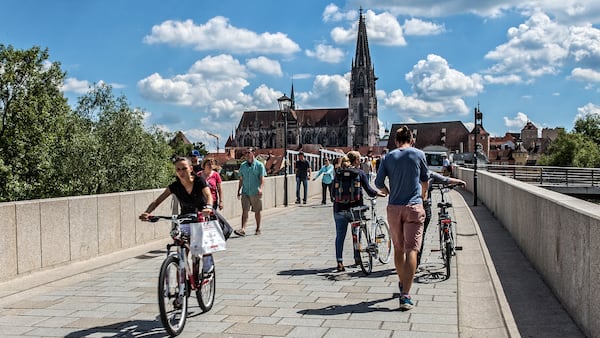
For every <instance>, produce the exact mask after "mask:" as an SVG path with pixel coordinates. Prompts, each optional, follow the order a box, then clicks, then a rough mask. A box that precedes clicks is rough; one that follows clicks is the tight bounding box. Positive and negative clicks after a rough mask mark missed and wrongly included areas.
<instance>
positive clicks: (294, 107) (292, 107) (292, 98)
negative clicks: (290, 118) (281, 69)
mask: <svg viewBox="0 0 600 338" xmlns="http://www.w3.org/2000/svg"><path fill="white" fill-rule="evenodd" d="M290 99H291V100H292V104H291V106H290V108H291V109H292V110H296V99H295V98H294V81H292V93H291V94H290Z"/></svg>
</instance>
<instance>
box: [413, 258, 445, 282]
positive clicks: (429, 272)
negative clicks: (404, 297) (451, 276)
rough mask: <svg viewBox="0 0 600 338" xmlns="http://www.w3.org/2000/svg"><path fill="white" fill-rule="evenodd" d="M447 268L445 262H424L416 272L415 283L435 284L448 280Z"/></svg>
mask: <svg viewBox="0 0 600 338" xmlns="http://www.w3.org/2000/svg"><path fill="white" fill-rule="evenodd" d="M446 280H447V278H446V269H445V268H444V264H443V263H422V264H421V265H419V269H418V271H417V273H416V274H415V279H414V281H415V283H420V284H435V283H440V282H443V281H446Z"/></svg>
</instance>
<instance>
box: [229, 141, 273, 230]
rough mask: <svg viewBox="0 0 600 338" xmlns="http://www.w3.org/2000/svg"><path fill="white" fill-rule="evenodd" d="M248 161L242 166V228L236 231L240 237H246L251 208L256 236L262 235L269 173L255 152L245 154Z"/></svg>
mask: <svg viewBox="0 0 600 338" xmlns="http://www.w3.org/2000/svg"><path fill="white" fill-rule="evenodd" d="M244 155H245V156H246V161H244V162H242V165H241V166H240V180H239V183H238V192H237V196H238V198H239V199H241V201H242V228H241V229H240V230H235V231H234V233H235V234H236V235H238V236H246V223H247V222H248V212H249V211H250V207H252V211H254V219H255V220H256V234H257V235H260V211H261V210H262V193H263V187H264V185H265V176H267V171H266V170H265V166H264V165H263V164H262V163H261V162H260V161H258V160H256V158H255V157H254V150H253V149H248V150H247V151H246V152H244Z"/></svg>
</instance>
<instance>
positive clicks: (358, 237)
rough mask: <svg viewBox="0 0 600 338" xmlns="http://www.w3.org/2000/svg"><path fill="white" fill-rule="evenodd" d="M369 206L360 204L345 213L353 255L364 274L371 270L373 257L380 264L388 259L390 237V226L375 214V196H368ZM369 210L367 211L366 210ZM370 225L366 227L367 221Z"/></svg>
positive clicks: (390, 250)
mask: <svg viewBox="0 0 600 338" xmlns="http://www.w3.org/2000/svg"><path fill="white" fill-rule="evenodd" d="M367 199H368V200H369V201H370V202H371V206H367V205H362V206H358V207H354V208H351V209H350V210H349V212H348V213H347V217H348V219H349V221H350V227H351V229H352V244H353V248H354V257H355V259H356V260H357V263H358V264H359V265H360V269H361V270H362V272H363V273H364V274H365V275H370V274H371V272H372V271H373V259H378V260H379V262H381V263H382V264H387V263H388V262H389V261H390V257H391V252H392V238H391V236H390V226H389V225H388V223H387V221H386V220H385V219H383V217H381V216H377V210H376V207H375V206H376V205H377V197H368V198H367ZM369 210H370V211H371V212H370V213H367V211H369ZM369 220H370V221H372V222H371V226H370V227H368V226H367V224H368V221H369Z"/></svg>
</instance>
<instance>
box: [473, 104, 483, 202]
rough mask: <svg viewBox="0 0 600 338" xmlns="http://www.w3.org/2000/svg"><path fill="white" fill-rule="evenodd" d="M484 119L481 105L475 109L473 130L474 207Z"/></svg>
mask: <svg viewBox="0 0 600 338" xmlns="http://www.w3.org/2000/svg"><path fill="white" fill-rule="evenodd" d="M482 119H483V114H481V110H479V104H478V105H477V108H475V128H474V129H473V133H474V134H475V135H473V206H474V207H476V206H477V150H478V149H477V141H478V140H477V139H478V137H479V124H480V123H481V120H482Z"/></svg>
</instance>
